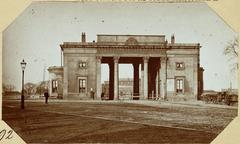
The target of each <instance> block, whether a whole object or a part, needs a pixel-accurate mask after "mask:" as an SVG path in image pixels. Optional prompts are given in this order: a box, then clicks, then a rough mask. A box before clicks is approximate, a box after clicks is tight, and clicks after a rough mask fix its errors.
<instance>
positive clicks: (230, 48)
mask: <svg viewBox="0 0 240 144" xmlns="http://www.w3.org/2000/svg"><path fill="white" fill-rule="evenodd" d="M238 50H239V47H238V38H237V37H236V38H235V39H234V40H233V41H229V42H228V44H227V46H226V47H225V48H224V51H223V53H224V55H226V56H227V57H228V58H229V59H228V60H229V61H232V62H233V65H232V70H235V69H238V62H237V58H238Z"/></svg>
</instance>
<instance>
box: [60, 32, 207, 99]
mask: <svg viewBox="0 0 240 144" xmlns="http://www.w3.org/2000/svg"><path fill="white" fill-rule="evenodd" d="M60 47H61V49H62V52H63V60H64V66H63V98H64V99H101V93H102V84H101V75H103V74H101V64H102V63H105V64H108V65H109V99H110V100H118V99H119V95H120V91H119V76H118V75H119V72H118V71H119V70H118V64H119V63H125V64H132V65H133V68H134V69H133V71H134V72H133V94H134V96H136V97H138V98H136V99H150V98H152V97H153V96H154V97H155V98H156V99H159V98H162V99H177V100H178V99H186V100H189V99H193V100H197V98H198V95H200V94H201V92H202V90H201V89H200V88H202V87H203V86H202V85H203V81H202V79H201V77H202V76H200V75H202V74H203V71H202V72H201V71H200V70H201V69H200V63H199V54H200V47H201V46H200V44H199V43H187V44H185V43H175V37H174V36H172V37H171V42H170V43H169V42H168V41H167V40H166V39H165V36H164V35H103V34H101V35H97V42H95V41H94V42H86V34H85V33H83V34H82V41H81V42H64V43H63V44H61V45H60ZM139 72H140V74H139ZM140 79H141V80H140ZM139 83H140V84H141V86H139Z"/></svg>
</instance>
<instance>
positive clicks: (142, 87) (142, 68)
mask: <svg viewBox="0 0 240 144" xmlns="http://www.w3.org/2000/svg"><path fill="white" fill-rule="evenodd" d="M140 99H144V66H143V63H141V98H140Z"/></svg>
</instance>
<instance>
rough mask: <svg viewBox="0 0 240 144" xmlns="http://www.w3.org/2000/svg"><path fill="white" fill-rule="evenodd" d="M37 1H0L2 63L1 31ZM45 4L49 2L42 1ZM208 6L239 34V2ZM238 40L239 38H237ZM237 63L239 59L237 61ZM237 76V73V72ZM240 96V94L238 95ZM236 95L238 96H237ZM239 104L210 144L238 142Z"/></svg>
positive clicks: (210, 0)
mask: <svg viewBox="0 0 240 144" xmlns="http://www.w3.org/2000/svg"><path fill="white" fill-rule="evenodd" d="M34 1H37V0H10V1H1V2H0V15H1V19H0V31H1V33H0V54H1V60H0V62H1V63H2V38H3V35H2V34H3V31H4V29H5V28H7V26H8V25H9V24H11V23H12V22H13V21H14V19H15V18H16V17H18V16H19V14H21V13H22V12H23V11H24V10H25V9H26V8H27V7H28V6H29V5H30V4H31V3H32V2H34ZM42 1H44V2H47V1H49V0H42ZM51 1H54V2H58V1H61V2H63V1H73V0H51ZM203 1H204V0H145V1H144V2H143V1H141V0H98V1H94V0H74V2H126V3H127V2H142V3H148V2H151V3H161V2H164V3H166V2H171V3H179V2H184V3H186V2H203ZM205 2H206V3H207V4H208V6H209V7H210V8H211V9H212V10H213V11H214V12H215V13H216V14H217V15H218V16H219V17H221V18H222V19H223V21H224V22H225V23H226V24H227V25H229V26H230V27H231V28H232V29H233V30H234V31H235V32H237V33H238V35H239V34H240V21H239V20H240V15H237V13H240V10H239V7H240V1H239V0H205ZM238 40H240V38H239V37H238ZM238 62H239V59H238ZM0 74H1V76H2V64H1V66H0ZM237 74H238V75H239V74H240V73H239V71H238V72H237ZM239 80H240V79H239V77H238V82H239ZM0 82H1V83H2V77H1V78H0ZM0 92H1V93H2V87H1V88H0ZM238 93H239V84H238ZM239 94H240V93H239ZM239 94H238V95H239ZM238 101H240V96H238ZM239 116H240V104H239V103H238V116H237V117H236V118H235V119H234V120H233V121H232V122H230V124H229V125H228V126H227V127H226V128H225V129H224V130H223V131H222V132H221V133H220V134H219V135H218V136H217V137H216V138H215V139H214V140H213V141H212V142H211V143H212V144H218V143H228V144H230V143H233V144H234V143H237V142H239V141H240V137H239V136H238V133H239V132H240V127H239V125H240V118H239ZM0 119H1V120H0V131H2V130H3V129H6V130H7V131H8V130H12V129H11V128H10V127H9V126H8V125H7V124H6V123H5V122H4V121H3V120H2V95H1V96H0ZM12 136H13V138H12V139H7V140H4V141H0V143H1V142H3V143H5V142H6V143H25V142H24V141H23V140H22V139H21V138H20V137H19V136H18V135H17V134H16V133H15V132H13V135H12Z"/></svg>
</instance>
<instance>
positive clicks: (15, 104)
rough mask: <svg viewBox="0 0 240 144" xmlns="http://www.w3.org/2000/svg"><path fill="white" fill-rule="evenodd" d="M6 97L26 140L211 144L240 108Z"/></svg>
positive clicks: (6, 116) (6, 112) (11, 118)
mask: <svg viewBox="0 0 240 144" xmlns="http://www.w3.org/2000/svg"><path fill="white" fill-rule="evenodd" d="M25 105H26V109H25V110H20V101H3V120H4V121H6V122H7V123H8V124H9V125H10V126H11V127H12V128H13V129H14V130H15V131H16V132H17V133H18V134H19V135H20V136H21V137H22V138H23V139H24V140H25V141H26V142H29V143H30V142H31V143H32V142H41V143H42V142H55V143H65V142H71V143H78V142H83V143H86V142H91V143H92V142H94V143H96V142H100V143H153V142H154V143H209V142H211V141H212V140H213V139H214V138H215V137H216V135H217V134H219V133H220V132H221V131H222V130H223V129H224V127H225V126H226V125H227V124H228V123H229V122H231V120H232V119H233V118H234V117H235V116H236V115H237V108H221V107H213V106H208V105H199V104H194V105H188V104H186V103H184V104H173V103H163V102H151V101H146V102H144V101H139V102H137V101H117V102H116V101H115V102H114V101H55V100H50V102H49V104H44V101H43V100H37V101H33V100H31V101H26V102H25Z"/></svg>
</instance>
